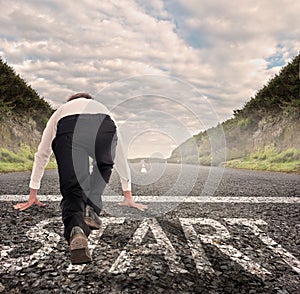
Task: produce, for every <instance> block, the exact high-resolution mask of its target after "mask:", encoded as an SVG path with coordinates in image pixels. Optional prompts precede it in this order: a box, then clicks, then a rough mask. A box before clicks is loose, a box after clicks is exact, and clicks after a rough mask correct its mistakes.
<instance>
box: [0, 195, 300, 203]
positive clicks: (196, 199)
mask: <svg viewBox="0 0 300 294" xmlns="http://www.w3.org/2000/svg"><path fill="white" fill-rule="evenodd" d="M38 197H39V200H40V201H49V202H56V201H61V199H62V197H61V195H39V196H38ZM102 199H103V201H104V202H120V201H121V200H122V199H123V196H103V197H102ZM134 199H135V201H142V202H149V203H152V202H161V203H164V202H168V203H169V202H185V203H287V204H297V203H300V197H218V196H135V197H134ZM27 200H28V195H0V201H9V202H10V201H17V202H20V201H21V202H22V201H27Z"/></svg>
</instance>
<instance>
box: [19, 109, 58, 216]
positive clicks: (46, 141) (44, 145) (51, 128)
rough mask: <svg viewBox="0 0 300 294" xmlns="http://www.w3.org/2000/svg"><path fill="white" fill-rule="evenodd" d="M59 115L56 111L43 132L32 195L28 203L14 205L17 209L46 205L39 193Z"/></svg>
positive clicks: (30, 194)
mask: <svg viewBox="0 0 300 294" xmlns="http://www.w3.org/2000/svg"><path fill="white" fill-rule="evenodd" d="M57 114H58V111H55V112H54V113H53V114H52V116H51V117H50V119H49V121H48V123H47V125H46V128H45V129H44V131H43V135H42V139H41V142H40V144H39V147H38V150H37V152H36V154H35V156H34V163H33V168H32V172H31V177H30V183H29V187H30V193H29V198H28V201H27V202H23V203H17V204H16V205H14V208H15V209H19V210H25V209H27V208H29V207H30V206H32V205H34V204H37V205H39V206H45V205H46V204H43V203H41V202H40V201H39V200H38V198H37V191H38V189H39V188H40V183H41V179H42V177H43V174H44V170H45V167H46V166H47V164H48V162H49V159H50V156H51V153H52V149H51V143H52V140H53V137H54V136H55V132H56V121H57Z"/></svg>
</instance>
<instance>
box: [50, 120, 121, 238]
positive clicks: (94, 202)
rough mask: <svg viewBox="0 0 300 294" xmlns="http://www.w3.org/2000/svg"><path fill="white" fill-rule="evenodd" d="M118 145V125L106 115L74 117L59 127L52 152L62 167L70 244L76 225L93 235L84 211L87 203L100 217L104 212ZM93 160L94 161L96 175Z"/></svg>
mask: <svg viewBox="0 0 300 294" xmlns="http://www.w3.org/2000/svg"><path fill="white" fill-rule="evenodd" d="M116 145H117V135H116V126H115V124H114V122H113V120H112V119H111V118H110V116H108V115H106V114H80V115H79V114H76V115H70V116H66V117H64V118H62V119H60V120H59V122H58V124H57V132H56V137H55V138H54V140H53V142H52V149H53V152H54V154H55V157H56V161H57V165H58V173H59V183H60V191H61V194H62V197H63V198H62V201H61V209H62V219H63V223H64V228H65V229H64V236H65V238H66V240H67V241H68V242H69V240H70V233H71V230H72V228H73V227H74V226H80V227H81V228H82V229H83V231H84V232H85V234H86V235H87V236H88V235H89V234H90V228H89V227H88V225H86V224H85V222H84V210H85V207H86V205H87V204H88V205H90V206H92V207H93V208H94V209H95V211H96V212H97V213H98V214H99V213H100V211H101V209H102V199H101V195H102V193H103V190H104V188H105V186H106V184H107V183H108V182H109V178H110V176H111V172H112V168H113V165H114V157H115V150H116ZM89 158H92V159H93V171H92V173H90V161H89Z"/></svg>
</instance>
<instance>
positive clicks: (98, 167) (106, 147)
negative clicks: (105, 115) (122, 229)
mask: <svg viewBox="0 0 300 294" xmlns="http://www.w3.org/2000/svg"><path fill="white" fill-rule="evenodd" d="M102 124H103V125H102V126H101V128H100V129H99V132H98V134H97V138H96V143H95V154H94V156H93V157H94V158H95V159H96V160H95V163H94V166H93V172H92V174H91V177H90V193H89V197H88V204H89V205H90V206H92V207H93V208H94V210H95V211H96V213H97V214H99V213H100V211H101V209H102V199H101V195H102V194H103V191H104V189H105V186H106V184H107V183H108V182H109V179H110V176H111V173H112V169H113V165H114V157H115V149H116V145H117V135H116V132H115V128H114V127H113V125H112V126H111V125H108V123H106V122H105V121H104V122H103V123H102Z"/></svg>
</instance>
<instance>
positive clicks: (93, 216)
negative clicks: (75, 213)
mask: <svg viewBox="0 0 300 294" xmlns="http://www.w3.org/2000/svg"><path fill="white" fill-rule="evenodd" d="M84 222H85V223H86V224H87V225H88V226H89V227H90V229H95V230H99V229H101V225H102V222H101V220H100V218H99V216H98V215H97V213H96V212H95V210H94V208H93V207H91V206H89V205H87V206H86V207H85V212H84Z"/></svg>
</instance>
